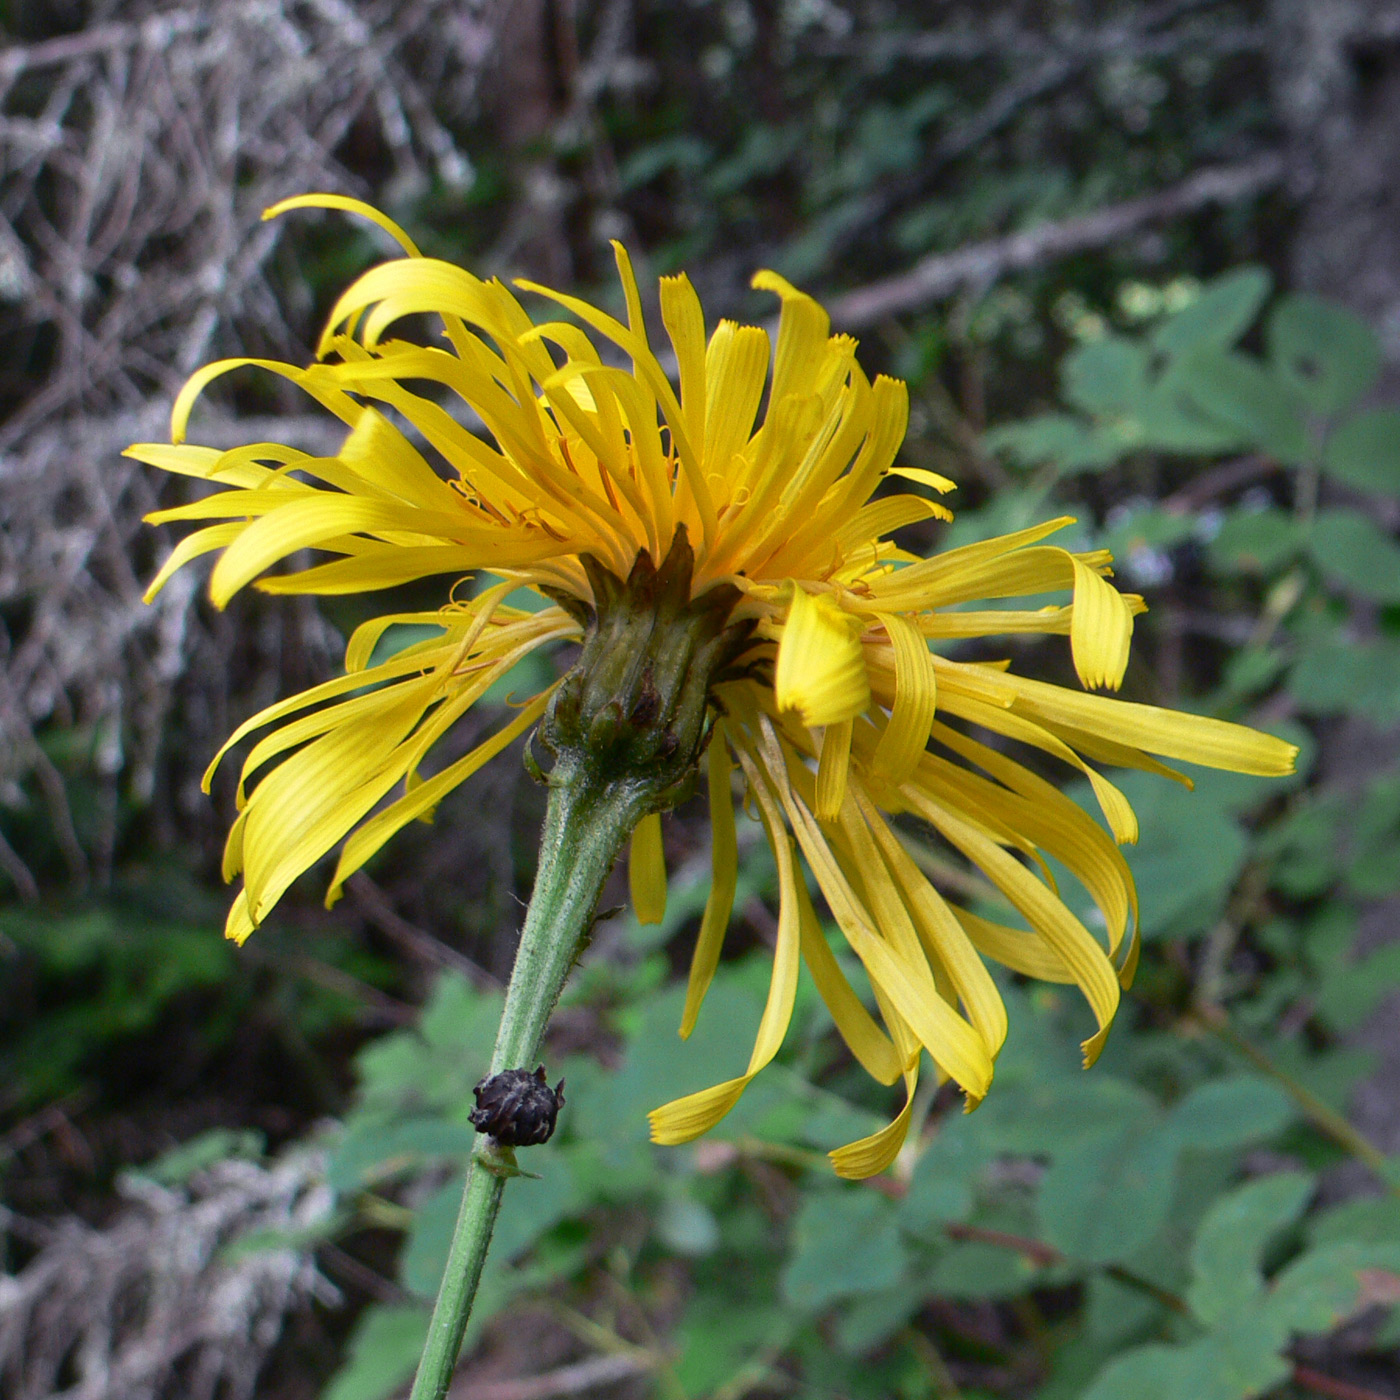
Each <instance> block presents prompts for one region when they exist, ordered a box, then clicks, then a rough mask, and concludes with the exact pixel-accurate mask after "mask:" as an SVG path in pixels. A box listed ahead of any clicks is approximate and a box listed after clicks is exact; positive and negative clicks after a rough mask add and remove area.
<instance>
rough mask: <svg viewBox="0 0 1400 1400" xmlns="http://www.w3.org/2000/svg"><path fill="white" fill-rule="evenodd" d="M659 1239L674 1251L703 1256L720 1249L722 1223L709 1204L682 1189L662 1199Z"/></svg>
mask: <svg viewBox="0 0 1400 1400" xmlns="http://www.w3.org/2000/svg"><path fill="white" fill-rule="evenodd" d="M654 1228H655V1232H656V1238H657V1239H658V1240H660V1242H661V1243H662V1244H664V1245H665V1246H666V1248H667V1249H669V1250H670V1251H671V1252H672V1253H673V1254H683V1255H685V1256H686V1257H688V1258H692V1259H702V1258H704V1257H705V1256H706V1255H707V1254H713V1253H714V1252H715V1250H716V1249H718V1248H719V1222H718V1221H717V1220H716V1219H715V1216H714V1212H713V1211H712V1210H711V1209H710V1208H709V1207H708V1206H707V1205H705V1204H703V1203H702V1202H700V1201H697V1200H695V1199H694V1198H693V1197H691V1196H687V1195H685V1194H683V1193H681V1192H673V1193H671V1194H670V1195H668V1196H666V1198H665V1199H664V1200H663V1201H662V1202H661V1209H660V1210H659V1211H658V1212H657V1215H656V1225H655V1227H654Z"/></svg>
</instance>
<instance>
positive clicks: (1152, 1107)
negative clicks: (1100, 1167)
mask: <svg viewBox="0 0 1400 1400" xmlns="http://www.w3.org/2000/svg"><path fill="white" fill-rule="evenodd" d="M1011 1019H1012V1026H1013V1029H1012V1035H1013V1036H1019V1035H1022V1034H1024V1032H1025V1022H1026V1019H1027V1018H1022V1019H1021V1021H1020V1022H1019V1023H1018V1022H1017V1017H1016V1016H1015V1013H1014V1010H1013V1013H1012V1018H1011ZM1061 1042H1062V1044H1063V1036H1061ZM1008 1047H1010V1041H1008ZM1007 1067H1008V1068H1010V1066H1007ZM1002 1068H1003V1065H1002V1064H1001V1063H999V1064H998V1066H997V1076H998V1080H997V1088H998V1092H997V1093H996V1094H993V1095H992V1096H991V1097H990V1098H989V1099H988V1100H987V1102H986V1103H985V1104H984V1105H983V1106H982V1107H981V1108H980V1109H979V1110H978V1111H977V1114H976V1116H975V1118H974V1119H973V1120H972V1121H973V1122H976V1123H977V1127H978V1128H979V1129H980V1130H981V1131H982V1132H983V1133H984V1134H985V1135H986V1139H987V1142H988V1144H989V1147H990V1149H991V1150H992V1151H994V1152H1015V1153H1022V1154H1024V1155H1026V1156H1033V1157H1055V1156H1057V1155H1059V1154H1060V1153H1062V1152H1067V1151H1069V1150H1070V1149H1072V1148H1074V1147H1076V1146H1077V1145H1078V1144H1080V1143H1081V1142H1083V1141H1084V1140H1085V1139H1088V1138H1092V1139H1094V1140H1095V1141H1097V1140H1098V1139H1099V1138H1100V1137H1102V1136H1103V1134H1105V1133H1113V1132H1116V1131H1119V1130H1122V1129H1126V1128H1143V1129H1145V1128H1146V1127H1147V1125H1148V1124H1149V1123H1150V1122H1151V1121H1152V1120H1153V1119H1154V1118H1155V1117H1156V1112H1157V1105H1156V1100H1154V1099H1153V1098H1152V1097H1151V1095H1149V1094H1148V1093H1146V1092H1145V1091H1144V1090H1142V1089H1140V1088H1138V1086H1137V1085H1136V1084H1133V1083H1130V1082H1129V1081H1128V1080H1126V1079H1119V1078H1117V1077H1116V1076H1114V1075H1111V1074H1094V1075H1088V1076H1086V1075H1084V1074H1082V1073H1080V1072H1079V1071H1078V1069H1076V1070H1075V1072H1074V1074H1073V1075H1072V1077H1067V1078H1065V1079H1060V1078H1058V1076H1056V1077H1054V1078H1052V1077H1051V1076H1052V1074H1053V1070H1050V1069H1049V1068H1048V1065H1047V1063H1046V1061H1044V1060H1041V1061H1039V1062H1038V1063H1037V1064H1036V1065H1034V1066H1033V1067H1032V1073H1031V1074H1030V1075H1029V1076H1027V1078H1026V1080H1025V1082H1024V1083H1016V1082H1015V1081H1014V1079H1013V1078H1012V1076H1011V1075H1009V1074H1008V1075H1006V1076H1003V1075H1002ZM957 1126H959V1127H961V1126H962V1124H958V1125H957ZM945 1131H952V1129H951V1128H949V1129H945Z"/></svg>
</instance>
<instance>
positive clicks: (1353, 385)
mask: <svg viewBox="0 0 1400 1400" xmlns="http://www.w3.org/2000/svg"><path fill="white" fill-rule="evenodd" d="M1264 334H1265V340H1266V341H1267V343H1268V347H1269V360H1270V364H1271V366H1272V369H1273V372H1274V374H1275V375H1276V376H1277V377H1278V379H1279V381H1280V382H1281V383H1283V384H1285V385H1286V386H1287V387H1288V388H1289V389H1290V390H1291V391H1292V392H1293V394H1295V395H1296V396H1297V397H1298V398H1299V399H1301V400H1302V401H1303V402H1304V403H1305V404H1306V405H1307V406H1308V407H1309V408H1310V409H1312V411H1313V412H1314V413H1321V414H1326V415H1330V414H1333V413H1340V412H1341V411H1342V410H1343V409H1346V408H1350V407H1351V405H1352V404H1354V403H1355V402H1356V401H1357V400H1358V399H1359V398H1361V397H1362V396H1363V395H1364V394H1365V393H1366V392H1367V391H1368V390H1369V389H1370V388H1371V386H1372V385H1373V384H1375V382H1376V376H1377V375H1378V374H1379V373H1380V368H1381V348H1380V344H1379V342H1378V341H1377V340H1376V336H1375V332H1374V331H1372V330H1371V328H1370V326H1368V325H1367V324H1366V322H1365V321H1363V320H1362V319H1361V318H1360V317H1359V316H1357V315H1355V314H1354V313H1353V312H1350V311H1348V310H1347V309H1346V307H1344V306H1339V305H1338V304H1337V303H1336V302H1334V301H1324V300H1323V299H1322V298H1321V297H1314V296H1308V295H1306V294H1305V293H1300V292H1294V293H1292V294H1290V295H1289V296H1285V297H1282V298H1281V299H1280V300H1279V302H1278V304H1277V305H1276V306H1275V307H1274V309H1273V312H1272V313H1271V314H1270V316H1269V321H1268V325H1267V327H1266V328H1265V332H1264Z"/></svg>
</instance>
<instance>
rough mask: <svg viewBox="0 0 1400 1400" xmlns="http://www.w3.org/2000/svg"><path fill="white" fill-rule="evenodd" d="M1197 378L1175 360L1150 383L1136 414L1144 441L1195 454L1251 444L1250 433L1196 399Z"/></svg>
mask: <svg viewBox="0 0 1400 1400" xmlns="http://www.w3.org/2000/svg"><path fill="white" fill-rule="evenodd" d="M1193 382H1194V379H1193V376H1192V375H1191V374H1190V373H1189V372H1188V371H1187V370H1186V369H1185V368H1184V364H1183V363H1182V362H1176V361H1173V362H1172V363H1171V364H1169V365H1168V366H1167V368H1166V370H1165V371H1164V372H1163V373H1162V374H1161V375H1160V376H1158V378H1157V379H1156V381H1155V382H1154V383H1153V384H1152V385H1151V386H1150V387H1149V389H1148V391H1147V393H1146V395H1145V396H1144V397H1143V399H1142V402H1141V403H1140V404H1139V405H1138V410H1137V414H1136V415H1135V421H1136V423H1137V427H1138V432H1139V434H1140V435H1141V441H1142V445H1143V446H1145V447H1151V448H1156V449H1157V450H1158V451H1159V452H1179V453H1185V454H1189V455H1191V456H1208V455H1213V454H1217V453H1221V452H1233V451H1237V450H1239V449H1242V448H1244V447H1247V446H1248V445H1249V436H1248V434H1247V433H1244V432H1242V431H1241V430H1240V428H1239V427H1238V426H1237V425H1236V424H1234V423H1232V422H1230V421H1229V420H1228V419H1226V418H1222V417H1221V416H1220V415H1219V414H1216V413H1211V412H1208V411H1207V410H1206V409H1205V408H1203V407H1202V406H1201V404H1200V403H1199V402H1198V401H1197V400H1196V399H1195V397H1194V396H1193V395H1192V393H1191V385H1192V383H1193Z"/></svg>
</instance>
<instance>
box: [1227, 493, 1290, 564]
mask: <svg viewBox="0 0 1400 1400" xmlns="http://www.w3.org/2000/svg"><path fill="white" fill-rule="evenodd" d="M1303 539H1304V532H1303V527H1302V525H1301V523H1300V522H1299V521H1298V520H1297V518H1296V517H1295V516H1294V515H1293V514H1292V513H1291V512H1290V511H1286V510H1280V509H1278V507H1277V506H1265V507H1264V509H1263V510H1232V511H1229V512H1228V513H1227V514H1226V516H1225V519H1224V520H1223V521H1222V522H1221V525H1220V530H1219V532H1218V533H1217V534H1216V536H1215V538H1214V539H1213V540H1212V541H1211V542H1210V548H1209V556H1210V562H1211V564H1212V566H1213V567H1214V568H1215V569H1217V570H1218V571H1220V572H1221V573H1231V574H1233V573H1247V574H1273V573H1277V572H1278V570H1279V569H1280V568H1282V567H1283V565H1285V564H1286V563H1288V561H1289V560H1290V559H1291V558H1293V556H1294V555H1295V554H1297V553H1298V551H1299V550H1300V549H1301V548H1302V546H1303Z"/></svg>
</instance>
